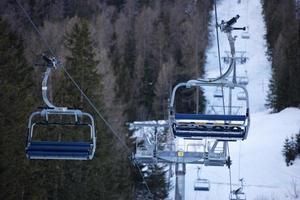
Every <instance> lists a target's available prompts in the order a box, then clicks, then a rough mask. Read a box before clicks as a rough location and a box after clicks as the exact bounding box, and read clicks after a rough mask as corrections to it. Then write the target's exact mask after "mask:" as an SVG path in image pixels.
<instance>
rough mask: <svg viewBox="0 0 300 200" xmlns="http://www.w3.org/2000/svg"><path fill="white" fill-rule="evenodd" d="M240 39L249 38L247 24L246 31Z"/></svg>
mask: <svg viewBox="0 0 300 200" xmlns="http://www.w3.org/2000/svg"><path fill="white" fill-rule="evenodd" d="M242 39H250V34H249V26H247V31H245V32H243V33H242Z"/></svg>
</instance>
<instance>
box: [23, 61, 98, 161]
mask: <svg viewBox="0 0 300 200" xmlns="http://www.w3.org/2000/svg"><path fill="white" fill-rule="evenodd" d="M43 58H44V60H45V61H46V62H47V65H48V67H47V70H46V72H45V75H44V79H43V82H42V95H43V100H44V102H45V103H46V105H47V107H44V108H41V110H38V111H35V112H33V113H32V114H31V115H30V117H29V122H28V136H27V144H26V148H25V152H26V156H27V158H29V159H57V160H91V159H92V158H93V157H94V153H95V149H96V131H95V123H94V118H93V117H92V115H91V114H89V113H86V112H82V111H81V110H79V109H69V108H67V107H56V106H54V105H53V104H52V103H51V102H50V101H49V99H48V97H47V88H48V87H47V82H48V77H49V76H50V73H51V70H52V68H54V67H55V68H56V63H57V62H56V60H55V59H54V58H52V59H49V58H47V57H45V56H44V57H43ZM66 119H67V120H66ZM40 126H46V127H59V128H58V129H59V131H60V133H59V134H58V135H60V136H61V135H64V133H63V132H62V131H66V127H77V128H79V127H80V129H81V128H82V127H86V128H85V129H88V130H89V131H87V132H84V133H82V132H83V131H81V133H80V134H82V135H84V134H86V135H87V138H88V139H84V140H80V141H78V139H77V140H73V139H72V140H66V141H65V140H62V139H61V138H62V137H60V139H55V140H53V139H52V140H49V139H38V136H39V135H47V134H49V133H47V132H40V133H39V132H38V127H40ZM61 128H62V129H61ZM81 130H83V129H81ZM77 135H78V134H77Z"/></svg>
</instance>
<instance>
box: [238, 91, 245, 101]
mask: <svg viewBox="0 0 300 200" xmlns="http://www.w3.org/2000/svg"><path fill="white" fill-rule="evenodd" d="M237 99H238V100H241V101H245V100H247V96H246V94H245V93H244V92H239V93H237Z"/></svg>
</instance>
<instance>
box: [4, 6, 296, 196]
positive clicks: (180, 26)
mask: <svg viewBox="0 0 300 200" xmlns="http://www.w3.org/2000/svg"><path fill="white" fill-rule="evenodd" d="M19 2H20V3H21V5H22V6H23V7H24V8H25V10H26V12H27V13H28V14H29V15H30V17H31V18H32V20H33V22H34V23H35V24H36V25H37V27H38V29H39V30H40V32H41V35H42V37H43V38H44V39H45V40H46V41H48V43H49V45H50V46H51V48H52V49H53V51H54V53H55V55H56V57H57V59H58V60H59V61H60V62H61V63H62V64H63V65H64V66H65V68H66V69H67V70H68V72H69V73H70V74H71V75H72V77H73V78H74V79H75V80H76V81H77V82H78V84H79V86H80V87H81V88H82V90H83V91H84V92H85V93H86V94H87V95H88V96H89V97H90V98H91V99H92V101H93V102H94V104H95V105H96V106H97V108H98V109H99V110H100V111H101V113H102V114H103V115H104V116H105V118H106V119H107V120H108V121H109V122H110V124H111V125H112V126H113V127H114V129H115V130H116V131H117V132H118V133H119V137H120V138H121V139H122V141H123V142H125V143H126V144H127V146H128V147H129V148H130V149H132V150H133V148H134V141H133V139H131V137H130V136H131V133H130V132H129V131H128V130H127V128H128V127H126V126H125V123H126V122H128V121H133V120H149V119H166V117H167V106H168V105H167V103H168V97H169V93H170V89H171V88H172V86H174V85H175V84H176V83H178V82H179V81H184V80H188V79H191V78H197V77H199V76H202V75H203V72H204V70H203V67H202V66H203V64H204V62H205V54H204V52H205V49H206V48H207V47H208V46H209V42H208V41H209V38H208V23H209V18H210V15H209V11H210V10H211V9H212V2H210V1H207V0H200V1H197V3H196V4H191V2H193V1H191V2H190V1H180V0H166V1H159V0H153V1H148V0H127V1H126V0H117V1H113V0H88V1H86V0H51V1H50V0H48V1H46V0H45V1H38V0H19ZM291 45H292V44H291ZM296 47H297V46H296ZM298 47H299V46H298ZM43 53H45V54H50V52H49V49H48V48H47V47H46V46H45V44H44V42H43V40H42V38H41V37H40V36H39V35H38V34H37V33H36V31H35V30H34V29H33V27H32V24H30V22H29V21H28V19H27V18H26V17H25V15H24V13H23V12H22V9H21V8H20V7H19V6H18V4H17V3H16V1H15V0H2V1H1V2H0V56H1V60H0V101H1V103H0V110H1V112H0V123H1V126H0V129H1V130H0V133H1V134H0V135H1V136H0V137H1V146H0V151H1V156H0V173H1V174H0V177H1V179H0V182H1V194H0V199H5V200H9V199H31V200H34V199H36V200H38V199H53V200H58V199H103V200H108V199H120V200H121V199H147V198H150V197H149V194H147V190H146V188H145V185H144V184H143V182H142V181H143V180H142V178H141V176H140V175H139V173H138V171H137V168H136V167H135V166H134V165H133V164H132V163H131V161H130V159H129V157H130V152H127V151H126V150H125V149H124V147H123V146H122V145H121V144H120V142H119V141H118V140H117V139H116V138H115V137H114V136H113V135H112V133H111V132H110V130H109V129H108V128H107V127H106V126H105V124H104V123H103V121H102V120H101V119H100V118H99V117H98V116H97V115H96V113H95V112H94V110H93V109H92V108H91V107H90V105H89V104H88V103H87V102H86V101H85V99H84V98H83V97H82V95H81V94H80V93H79V91H78V90H76V88H75V87H74V85H73V84H72V82H71V81H70V80H69V79H68V77H66V75H65V73H64V72H63V71H62V70H61V69H60V68H58V69H56V70H55V71H54V73H53V75H52V76H51V78H50V94H49V95H50V97H51V100H52V101H53V102H55V104H57V105H61V106H69V107H79V108H83V110H85V111H88V112H90V113H92V114H93V115H94V116H95V120H96V128H97V150H96V153H95V157H94V159H93V160H92V161H56V160H41V161H40V160H28V159H27V158H26V156H25V143H26V136H27V132H26V128H27V122H28V117H29V115H30V113H31V112H33V111H35V110H36V108H37V107H38V106H45V105H43V101H42V97H41V81H42V77H43V72H44V71H45V67H42V66H38V65H35V64H36V63H40V60H41V55H42V54H43ZM298 55H299V51H298ZM298 63H299V56H298ZM291 70H292V67H291ZM298 70H299V68H298ZM297 80H298V81H299V79H297ZM299 85H300V84H299ZM191 94H192V95H194V94H193V92H191V93H190V94H189V93H188V94H183V95H187V96H191ZM194 99H195V98H194V97H193V96H191V98H190V101H191V102H193V100H194ZM191 102H187V104H188V105H190V104H191ZM291 102H293V103H297V102H298V103H299V93H298V96H297V98H296V97H295V98H294V97H293V98H291ZM186 109H189V108H188V106H187V108H186ZM165 173H166V172H165V169H164V167H163V166H153V169H152V174H151V175H150V176H148V177H147V178H146V181H147V182H148V185H149V187H150V190H151V192H152V194H153V199H164V198H166V197H167V195H168V190H169V183H167V180H166V179H165V176H164V174H165Z"/></svg>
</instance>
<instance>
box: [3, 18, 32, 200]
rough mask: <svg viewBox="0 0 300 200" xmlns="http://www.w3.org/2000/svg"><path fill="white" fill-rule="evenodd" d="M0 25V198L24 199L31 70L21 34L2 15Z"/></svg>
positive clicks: (25, 193) (27, 187) (26, 177)
mask: <svg viewBox="0 0 300 200" xmlns="http://www.w3.org/2000/svg"><path fill="white" fill-rule="evenodd" d="M0 29H1V32H0V55H1V61H0V101H1V103H0V110H1V112H0V133H1V134H0V141H1V144H0V151H1V155H0V163H1V164H0V171H1V172H0V173H1V175H0V177H1V179H0V184H1V194H0V199H23V198H26V196H27V195H28V191H29V188H30V185H31V183H30V181H31V176H30V173H31V169H30V168H29V163H28V161H27V160H26V157H25V150H24V148H25V141H26V136H27V135H26V123H27V118H28V115H29V113H30V112H31V110H32V108H33V105H34V102H35V99H34V98H33V96H34V95H33V93H34V90H35V85H34V84H33V79H32V77H33V74H34V71H33V68H32V67H30V66H29V65H28V64H27V61H26V59H25V57H24V46H23V40H22V38H21V37H20V36H18V35H17V34H16V33H14V32H12V31H11V30H10V27H9V26H8V24H7V23H6V22H5V21H3V20H2V19H1V18H0Z"/></svg>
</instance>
